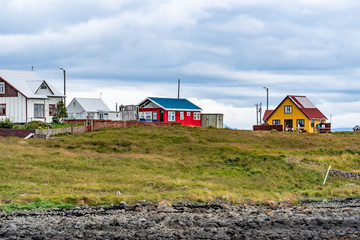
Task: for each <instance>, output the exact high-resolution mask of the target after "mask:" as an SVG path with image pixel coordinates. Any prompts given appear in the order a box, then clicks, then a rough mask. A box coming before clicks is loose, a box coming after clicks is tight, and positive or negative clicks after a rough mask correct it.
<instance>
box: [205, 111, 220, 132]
mask: <svg viewBox="0 0 360 240" xmlns="http://www.w3.org/2000/svg"><path fill="white" fill-rule="evenodd" d="M223 125H224V114H222V113H202V114H201V126H202V127H216V128H223Z"/></svg>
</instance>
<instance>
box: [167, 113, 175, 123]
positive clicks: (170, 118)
mask: <svg viewBox="0 0 360 240" xmlns="http://www.w3.org/2000/svg"><path fill="white" fill-rule="evenodd" d="M168 121H169V122H175V112H168Z"/></svg>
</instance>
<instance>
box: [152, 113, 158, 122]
mask: <svg viewBox="0 0 360 240" xmlns="http://www.w3.org/2000/svg"><path fill="white" fill-rule="evenodd" d="M152 119H153V120H157V119H158V117H157V112H152Z"/></svg>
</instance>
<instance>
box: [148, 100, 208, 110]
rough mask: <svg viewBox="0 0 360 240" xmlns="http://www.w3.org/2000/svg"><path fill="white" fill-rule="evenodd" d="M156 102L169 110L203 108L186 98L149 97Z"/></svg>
mask: <svg viewBox="0 0 360 240" xmlns="http://www.w3.org/2000/svg"><path fill="white" fill-rule="evenodd" d="M148 99H149V100H151V101H153V102H154V103H155V104H157V105H159V106H160V107H163V108H164V109H169V110H200V111H201V110H202V109H201V108H199V107H198V106H196V105H195V104H193V103H192V102H190V101H189V100H187V99H185V98H157V97H149V98H148Z"/></svg>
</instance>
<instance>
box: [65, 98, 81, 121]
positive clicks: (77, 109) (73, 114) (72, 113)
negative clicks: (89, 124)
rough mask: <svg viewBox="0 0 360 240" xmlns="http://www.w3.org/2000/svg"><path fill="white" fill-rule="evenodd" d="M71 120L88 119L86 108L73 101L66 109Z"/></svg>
mask: <svg viewBox="0 0 360 240" xmlns="http://www.w3.org/2000/svg"><path fill="white" fill-rule="evenodd" d="M66 110H67V113H68V118H69V119H86V112H85V110H84V108H83V107H82V106H81V105H80V104H79V103H78V102H77V101H76V99H73V100H72V101H71V102H70V104H69V105H68V106H67V108H66Z"/></svg>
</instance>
